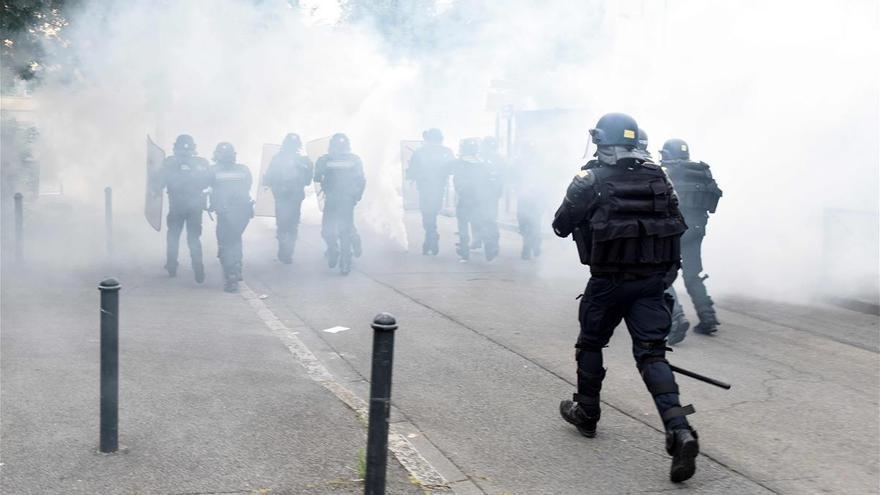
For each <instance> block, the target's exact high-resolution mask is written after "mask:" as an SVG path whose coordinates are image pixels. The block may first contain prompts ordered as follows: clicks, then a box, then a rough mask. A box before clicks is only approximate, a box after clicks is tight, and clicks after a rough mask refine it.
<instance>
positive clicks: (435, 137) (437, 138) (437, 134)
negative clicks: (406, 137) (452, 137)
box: [422, 128, 443, 144]
mask: <svg viewBox="0 0 880 495" xmlns="http://www.w3.org/2000/svg"><path fill="white" fill-rule="evenodd" d="M422 139H423V140H424V141H425V142H426V143H431V144H443V132H441V131H440V129H436V128H431V129H428V130H427V131H425V132H423V133H422Z"/></svg>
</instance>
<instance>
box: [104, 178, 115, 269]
mask: <svg viewBox="0 0 880 495" xmlns="http://www.w3.org/2000/svg"><path fill="white" fill-rule="evenodd" d="M104 230H105V233H106V235H107V254H108V255H110V254H112V253H113V189H112V188H111V187H110V186H107V187H105V188H104Z"/></svg>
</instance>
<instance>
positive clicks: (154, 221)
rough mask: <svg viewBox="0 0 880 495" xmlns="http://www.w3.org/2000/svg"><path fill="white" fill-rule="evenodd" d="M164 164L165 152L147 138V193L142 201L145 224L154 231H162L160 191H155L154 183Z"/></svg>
mask: <svg viewBox="0 0 880 495" xmlns="http://www.w3.org/2000/svg"><path fill="white" fill-rule="evenodd" d="M164 162H165V152H164V151H163V150H162V148H160V147H159V145H157V144H156V143H154V142H153V140H152V139H150V136H149V135H148V136H147V187H146V189H147V192H146V197H145V199H144V216H145V217H146V218H147V223H149V224H150V226H151V227H153V228H154V229H156V232H159V231H161V230H162V196H163V194H162V191H161V190H158V191H157V189H156V181H157V180H158V178H159V177H158V176H159V172H160V171H161V170H162V164H163V163H164Z"/></svg>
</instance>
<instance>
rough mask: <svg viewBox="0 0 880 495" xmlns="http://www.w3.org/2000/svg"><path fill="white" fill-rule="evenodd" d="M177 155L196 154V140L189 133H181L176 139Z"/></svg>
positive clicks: (175, 152) (175, 151)
mask: <svg viewBox="0 0 880 495" xmlns="http://www.w3.org/2000/svg"><path fill="white" fill-rule="evenodd" d="M174 154H175V155H195V154H196V141H195V140H194V139H193V137H192V136H190V135H189V134H181V135H180V136H177V139H176V140H174Z"/></svg>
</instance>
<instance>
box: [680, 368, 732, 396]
mask: <svg viewBox="0 0 880 495" xmlns="http://www.w3.org/2000/svg"><path fill="white" fill-rule="evenodd" d="M669 368H670V369H671V370H672V371H674V372H676V373H680V374H682V375H684V376H689V377H691V378H693V379H695V380H700V381H701V382H706V383H708V384H710V385H715V386H716V387H720V388H723V389H724V390H730V384H729V383H724V382H722V381H719V380H716V379H714V378H709V377H708V376H703V375H701V374H699V373H694V372H693V371H688V370H686V369H683V368H679V367H678V366H673V365H671V364H670V365H669Z"/></svg>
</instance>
